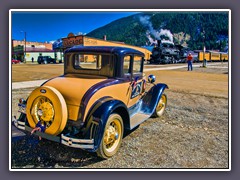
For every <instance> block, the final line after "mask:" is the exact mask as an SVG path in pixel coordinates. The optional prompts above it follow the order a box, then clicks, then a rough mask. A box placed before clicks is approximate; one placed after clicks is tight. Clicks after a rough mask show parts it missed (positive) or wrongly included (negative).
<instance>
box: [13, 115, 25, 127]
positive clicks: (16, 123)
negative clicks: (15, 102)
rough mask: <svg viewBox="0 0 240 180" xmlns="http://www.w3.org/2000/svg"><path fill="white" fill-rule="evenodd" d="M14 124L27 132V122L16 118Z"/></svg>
mask: <svg viewBox="0 0 240 180" xmlns="http://www.w3.org/2000/svg"><path fill="white" fill-rule="evenodd" d="M13 123H14V125H15V126H16V127H17V128H18V129H22V130H25V122H22V121H19V120H18V119H16V117H15V116H14V117H13Z"/></svg>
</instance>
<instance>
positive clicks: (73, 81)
mask: <svg viewBox="0 0 240 180" xmlns="http://www.w3.org/2000/svg"><path fill="white" fill-rule="evenodd" d="M105 80H107V78H104V77H103V78H102V77H101V78H99V77H98V78H94V79H91V78H89V77H88V78H87V77H65V76H63V77H57V78H54V79H51V80H49V81H47V82H46V83H45V84H44V85H43V86H51V87H54V88H55V89H57V90H58V91H59V92H60V93H61V94H62V96H63V97H64V99H65V101H66V103H67V105H74V106H80V103H81V101H82V98H83V96H84V95H85V93H86V92H87V91H94V88H93V86H94V85H95V86H97V84H99V83H101V82H103V81H105Z"/></svg>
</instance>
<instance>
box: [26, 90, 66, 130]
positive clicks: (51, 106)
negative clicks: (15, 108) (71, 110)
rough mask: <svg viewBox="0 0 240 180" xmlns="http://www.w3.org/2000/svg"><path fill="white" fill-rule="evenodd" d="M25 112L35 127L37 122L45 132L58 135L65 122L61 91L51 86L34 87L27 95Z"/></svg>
mask: <svg viewBox="0 0 240 180" xmlns="http://www.w3.org/2000/svg"><path fill="white" fill-rule="evenodd" d="M26 114H27V119H28V123H29V125H30V126H31V127H32V128H35V127H36V125H37V124H38V123H39V121H40V123H41V124H43V125H44V126H45V128H46V130H45V132H46V133H47V134H52V135H58V134H60V133H61V132H62V131H63V129H64V128H65V126H66V123H67V116H68V113H67V105H66V102H65V100H64V98H63V96H62V95H61V93H60V92H59V91H58V90H56V89H55V88H53V87H50V86H42V87H38V88H36V89H35V90H34V91H33V92H32V93H31V94H30V96H29V97H28V100H27V107H26Z"/></svg>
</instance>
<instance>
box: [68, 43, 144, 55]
mask: <svg viewBox="0 0 240 180" xmlns="http://www.w3.org/2000/svg"><path fill="white" fill-rule="evenodd" d="M70 52H93V53H117V54H137V55H140V56H144V54H143V53H142V52H141V51H138V50H135V49H132V48H127V47H120V46H81V45H78V46H73V47H71V48H69V49H67V50H66V51H65V53H70Z"/></svg>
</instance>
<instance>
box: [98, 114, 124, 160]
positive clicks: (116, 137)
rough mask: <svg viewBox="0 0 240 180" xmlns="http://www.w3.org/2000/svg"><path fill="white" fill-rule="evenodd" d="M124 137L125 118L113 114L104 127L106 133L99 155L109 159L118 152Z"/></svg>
mask: <svg viewBox="0 0 240 180" xmlns="http://www.w3.org/2000/svg"><path fill="white" fill-rule="evenodd" d="M122 137H123V120H122V118H121V116H120V115H118V114H111V115H110V116H109V118H108V120H107V123H106V126H105V128H104V134H103V137H102V140H101V143H100V146H99V148H98V150H97V155H98V156H99V157H101V158H104V159H107V158H110V157H112V156H113V155H114V154H116V153H117V151H118V149H119V148H120V145H121V142H122Z"/></svg>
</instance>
